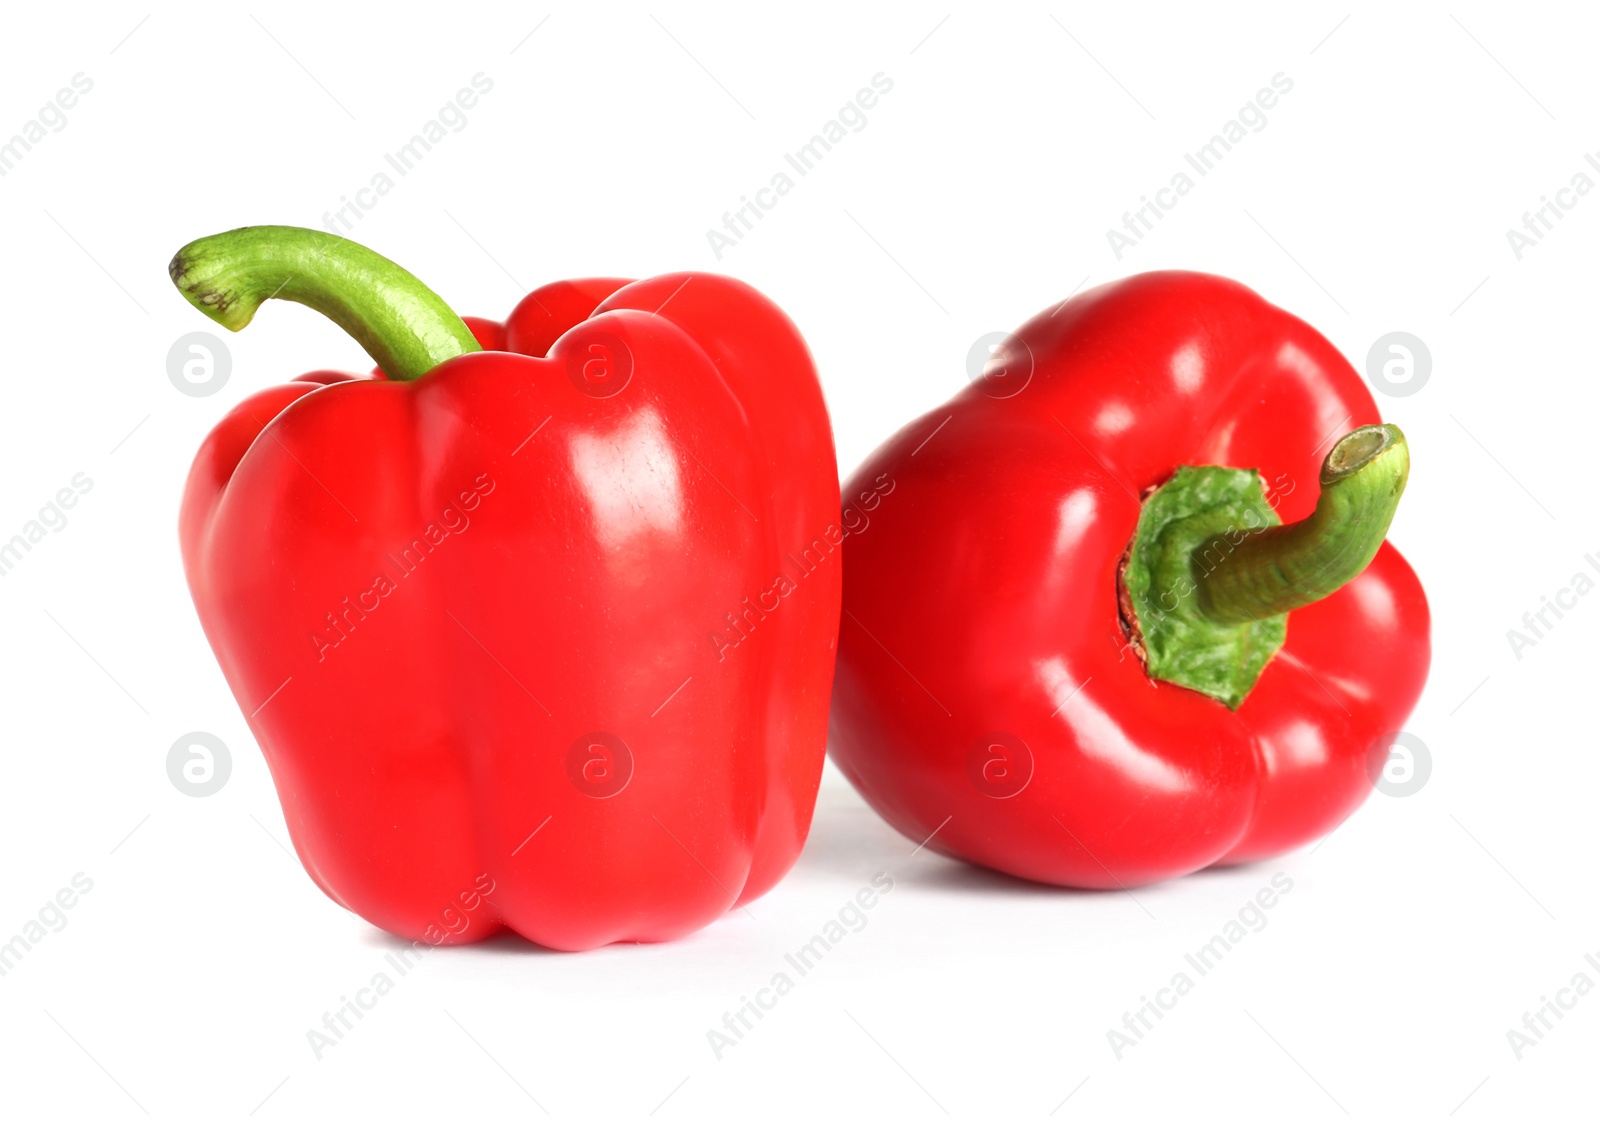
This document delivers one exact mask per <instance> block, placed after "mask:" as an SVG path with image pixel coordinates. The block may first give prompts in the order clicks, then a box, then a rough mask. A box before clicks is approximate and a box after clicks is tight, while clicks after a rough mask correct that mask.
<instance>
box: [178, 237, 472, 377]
mask: <svg viewBox="0 0 1600 1131" xmlns="http://www.w3.org/2000/svg"><path fill="white" fill-rule="evenodd" d="M167 271H168V273H169V274H170V275H171V276H172V281H173V283H174V284H176V286H177V288H178V290H179V291H181V292H183V297H184V298H186V299H188V300H189V301H190V302H191V303H192V304H193V305H194V306H195V307H196V308H197V309H199V310H201V311H202V312H204V313H205V314H206V315H207V316H208V317H209V318H211V319H213V320H214V321H216V322H220V323H221V324H222V325H224V326H226V327H227V328H228V329H230V330H242V329H244V328H245V327H246V326H248V325H249V324H250V319H251V318H253V317H254V316H255V313H256V309H257V308H258V307H259V306H260V305H261V304H262V303H263V302H265V301H266V300H267V299H269V298H280V299H287V300H289V301H290V302H298V303H303V304H304V305H306V306H309V307H311V309H313V310H315V311H317V312H318V313H319V314H324V315H326V316H327V317H329V318H331V319H333V321H335V322H337V323H338V324H339V325H340V326H341V327H342V328H343V329H344V331H345V332H346V333H348V334H349V335H350V336H351V337H353V338H355V339H356V341H358V342H360V343H361V345H362V348H364V349H365V350H366V351H367V353H369V354H370V355H371V356H372V360H373V361H375V362H377V363H378V365H379V366H381V367H382V368H383V371H384V373H385V374H386V375H387V376H388V377H389V378H390V379H392V380H396V381H410V380H414V379H415V378H417V377H421V376H422V375H423V374H424V373H426V372H428V371H429V370H430V369H432V368H433V367H434V366H436V365H438V364H439V363H440V362H443V361H448V360H449V359H450V358H452V357H456V356H458V355H460V354H464V353H472V352H474V351H476V350H477V349H478V348H479V346H478V342H477V340H476V339H475V338H474V337H473V336H472V331H471V330H469V329H467V325H466V323H464V322H463V321H461V319H460V318H459V317H457V316H456V313H455V311H453V310H451V309H450V307H449V306H447V305H446V304H445V301H444V300H443V299H442V298H440V297H439V296H438V295H436V294H434V293H433V292H432V291H430V290H429V289H428V288H427V287H426V286H424V285H423V284H422V281H421V280H420V279H418V278H417V277H416V276H415V275H413V274H411V272H409V271H407V270H406V269H405V268H403V267H401V266H399V265H398V264H396V263H392V262H390V261H389V260H387V259H385V258H384V257H383V256H381V255H379V254H378V253H377V252H375V251H369V250H368V249H367V248H364V247H362V246H361V245H360V244H358V243H352V242H350V241H349V240H347V239H343V238H341V237H339V236H335V235H330V234H329V233H327V232H318V231H314V230H312V229H310V228H287V227H276V226H267V225H263V226H259V227H253V228H236V229H234V230H233V231H231V232H222V233H220V234H218V235H215V236H206V237H205V238H203V239H198V240H195V241H194V242H193V243H191V244H188V245H186V246H185V247H183V248H182V249H181V250H180V251H179V252H178V254H177V255H175V256H173V257H172V263H171V265H170V266H169V267H168V268H167Z"/></svg>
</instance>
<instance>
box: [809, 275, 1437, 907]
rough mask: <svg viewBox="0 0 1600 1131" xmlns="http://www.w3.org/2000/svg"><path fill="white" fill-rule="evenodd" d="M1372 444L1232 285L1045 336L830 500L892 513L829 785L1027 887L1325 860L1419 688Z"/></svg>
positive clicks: (1153, 283) (862, 594)
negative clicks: (882, 482)
mask: <svg viewBox="0 0 1600 1131" xmlns="http://www.w3.org/2000/svg"><path fill="white" fill-rule="evenodd" d="M1378 421H1379V417H1378V413H1377V409H1376V407H1375V406H1374V404H1373V402H1372V398H1371V397H1370V396H1369V395H1368V393H1367V391H1366V389H1365V387H1364V386H1363V384H1362V383H1361V381H1360V379H1359V378H1358V377H1357V376H1356V374H1355V372H1354V371H1353V370H1352V369H1351V368H1350V366H1349V365H1348V364H1347V363H1346V362H1345V361H1344V359H1343V358H1342V357H1340V355H1339V354H1338V352H1337V351H1336V350H1335V349H1334V348H1333V346H1331V345H1330V344H1329V343H1328V342H1327V340H1326V339H1324V338H1323V337H1322V336H1321V335H1320V334H1318V333H1317V332H1316V331H1315V330H1313V329H1311V327H1309V326H1307V325H1306V324H1305V323H1303V322H1301V321H1300V320H1299V319H1297V318H1294V317H1293V316H1291V315H1289V314H1287V313H1285V312H1284V311H1281V310H1279V309H1277V308H1275V307H1273V306H1270V305H1268V304H1267V303H1266V302H1265V301H1263V300H1262V299H1261V298H1260V297H1258V296H1257V295H1255V294H1253V293H1251V292H1250V291H1248V290H1246V289H1245V288H1244V287H1242V286H1239V285H1238V284H1236V283H1232V282H1230V281H1228V280H1226V279H1221V278H1216V277H1212V276H1207V275H1198V274H1190V273H1182V272H1157V273H1152V274H1145V275H1138V276H1135V277H1133V278H1129V279H1125V280H1123V281H1121V282H1117V283H1113V284H1108V285H1106V286H1103V287H1099V288H1097V289H1095V290H1093V291H1091V292H1089V293H1087V294H1085V295H1083V296H1081V297H1079V298H1076V299H1074V300H1073V301H1071V302H1069V303H1066V304H1065V305H1064V306H1061V307H1057V308H1054V309H1052V310H1049V311H1046V312H1045V313H1042V314H1040V315H1039V316H1038V317H1036V318H1034V319H1033V320H1031V321H1030V322H1028V323H1027V324H1026V325H1024V326H1023V327H1022V328H1021V329H1019V330H1017V331H1016V333H1015V334H1014V335H1012V336H1011V337H1010V338H1009V339H1008V340H1007V341H1006V342H1005V343H1004V344H1003V345H1002V346H1001V347H1000V349H999V351H998V354H997V357H996V358H995V359H994V361H992V362H991V368H990V369H989V370H988V371H987V372H986V375H985V377H984V378H983V380H981V381H977V382H974V383H973V385H971V386H969V387H968V388H967V389H965V390H963V391H962V392H961V393H960V394H959V395H957V396H956V397H955V398H954V399H953V400H951V401H950V402H949V403H948V404H947V405H945V406H944V407H942V408H939V409H937V410H935V411H934V412H931V413H929V414H928V415H926V416H924V417H922V418H921V419H920V420H917V421H915V422H914V423H912V424H910V425H908V426H907V427H906V428H904V429H902V430H901V431H900V432H899V433H898V434H896V435H895V436H894V437H893V438H892V439H890V440H889V441H888V442H887V443H885V444H884V445H883V446H882V447H880V448H879V449H878V450H877V451H876V452H875V453H873V455H872V456H871V457H870V458H868V459H867V461H866V462H865V463H864V464H863V465H862V467H861V468H860V469H859V470H858V471H857V472H856V473H855V475H854V476H853V477H852V478H851V480H850V482H849V483H848V484H847V485H846V489H845V499H846V501H847V503H848V501H849V500H852V499H855V498H856V497H857V495H858V493H859V492H863V491H866V490H867V489H868V488H869V487H870V486H871V484H872V483H874V482H875V481H877V480H879V479H880V478H881V477H882V476H885V475H887V476H889V477H891V478H892V479H893V481H894V483H895V485H896V486H895V491H894V495H893V496H892V498H891V499H888V500H885V501H884V502H883V504H882V505H881V506H879V507H878V508H877V511H876V513H875V514H874V515H873V521H872V524H871V526H870V528H868V529H867V530H865V531H864V532H863V533H862V534H861V535H860V537H859V538H853V539H852V540H851V545H850V561H849V567H848V569H847V570H846V573H845V590H844V617H843V625H842V629H841V641H840V652H839V670H838V674H837V680H836V686H835V691H834V705H833V716H832V727H831V734H832V741H831V748H832V751H833V756H834V758H835V760H836V761H837V763H838V764H839V766H840V767H841V768H842V769H843V770H844V772H845V774H846V775H847V776H848V777H849V778H850V780H851V781H852V782H853V783H854V784H855V785H856V787H857V788H858V789H859V790H860V791H861V793H862V794H863V795H864V796H865V797H866V798H867V800H868V801H869V802H871V803H872V805H873V806H874V807H875V808H876V809H877V810H878V811H879V812H880V813H881V814H883V816H884V817H886V818H887V819H888V820H889V822H890V823H891V824H893V825H894V826H895V827H896V828H897V829H899V830H900V831H901V832H902V833H904V834H905V835H906V836H908V837H910V838H911V839H913V840H915V841H919V842H920V841H924V840H927V839H928V838H929V837H930V836H931V838H932V839H931V841H929V847H931V848H934V849H937V850H939V851H941V852H944V853H947V854H949V855H952V856H956V857H960V858H963V859H966V860H969V861H975V862H977V863H980V864H985V865H988V866H989V867H992V868H996V869H999V870H1001V871H1004V872H1009V873H1012V874H1014V875H1017V876H1023V877H1026V878H1029V879H1033V880H1038V881H1042V882H1046V883H1052V884H1061V885H1067V886H1072V887H1083V888H1112V887H1123V886H1128V885H1134V884H1143V883H1150V882H1153V881H1156V880H1160V879H1163V878H1165V877H1169V876H1176V875H1180V874H1183V873H1186V872H1190V871H1193V870H1195V869H1198V868H1203V867H1205V866H1206V865H1209V864H1214V863H1218V862H1223V863H1230V862H1237V861H1248V860H1255V859H1259V858H1262V857H1268V856H1273V855H1275V854H1278V853H1281V852H1284V851H1286V850H1288V849H1291V848H1294V847H1295V846H1297V845H1301V844H1304V843H1306V842H1307V841H1310V840H1312V839H1314V838H1316V837H1320V836H1322V835H1324V834H1326V833H1327V832H1329V831H1330V830H1332V829H1333V828H1334V827H1336V826H1337V825H1338V824H1339V823H1340V822H1341V821H1343V820H1344V819H1345V817H1347V816H1348V815H1349V814H1350V813H1351V812H1352V811H1353V810H1354V809H1355V808H1356V807H1357V806H1359V805H1360V804H1361V802H1362V801H1363V800H1364V799H1365V798H1366V796H1367V795H1368V793H1369V792H1370V791H1371V789H1372V787H1373V784H1374V781H1375V778H1376V773H1377V770H1378V768H1379V766H1378V765H1377V764H1375V760H1376V762H1377V763H1381V760H1382V758H1383V757H1384V756H1386V755H1387V753H1388V743H1387V742H1386V741H1383V739H1384V738H1385V737H1386V736H1388V735H1391V734H1392V733H1393V732H1395V731H1398V730H1399V728H1400V727H1401V725H1402V724H1403V722H1404V721H1405V718H1406V716H1407V715H1408V714H1409V713H1410V711H1411V708H1412V706H1413V705H1414V704H1415V703H1416V700H1417V697H1418V696H1419V695H1420V694H1421V690H1422V685H1423V681H1424V679H1425V677H1426V675H1427V668H1428V660H1429V643H1428V632H1429V621H1428V606H1427V602H1426V600H1425V598H1424V596H1423V593H1422V589H1421V587H1420V585H1419V584H1418V582H1417V579H1416V576H1415V575H1414V574H1413V573H1412V571H1411V569H1410V567H1409V566H1408V565H1407V564H1406V562H1405V561H1404V560H1403V559H1402V558H1401V557H1400V554H1399V553H1398V552H1397V551H1395V550H1394V549H1393V548H1392V547H1391V546H1389V545H1388V543H1387V542H1385V541H1384V536H1385V534H1386V532H1387V530H1388V527H1389V521H1390V519H1391V517H1392V516H1393V514H1394V510H1395V506H1396V504H1397V503H1398V501H1399V497H1400V492H1401V490H1402V489H1403V487H1404V485H1405V481H1406V475H1407V469H1408V462H1407V461H1408V456H1407V449H1406V445H1405V440H1404V437H1403V436H1402V435H1401V434H1400V431H1399V429H1397V428H1394V427H1393V426H1391V425H1382V424H1379V422H1378ZM1280 520H1281V524H1280Z"/></svg>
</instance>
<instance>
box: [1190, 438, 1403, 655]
mask: <svg viewBox="0 0 1600 1131" xmlns="http://www.w3.org/2000/svg"><path fill="white" fill-rule="evenodd" d="M1410 470H1411V456H1410V452H1409V450H1408V449H1407V447H1406V438H1405V436H1404V434H1403V433H1401V431H1400V429H1398V428H1396V427H1395V426H1394V425H1392V424H1369V425H1367V426H1366V427H1363V428H1357V429H1356V430H1355V431H1354V432H1351V433H1350V434H1349V435H1348V436H1346V437H1344V439H1342V440H1340V441H1339V442H1338V443H1337V444H1335V445H1334V446H1333V450H1332V451H1331V452H1329V453H1328V458H1327V460H1326V461H1324V462H1323V465H1322V494H1321V496H1320V497H1319V498H1318V499H1317V509H1316V510H1315V511H1314V512H1313V513H1312V514H1311V516H1310V517H1309V518H1306V519H1302V520H1301V521H1300V522H1296V523H1292V524H1290V525H1288V526H1268V527H1265V528H1263V529H1258V530H1252V531H1250V532H1249V533H1248V534H1246V535H1245V536H1244V537H1243V539H1242V540H1241V541H1239V542H1238V543H1237V545H1235V546H1234V549H1233V551H1232V552H1231V553H1229V554H1227V555H1226V556H1225V557H1224V558H1223V560H1222V561H1221V562H1219V563H1218V564H1217V565H1216V566H1215V567H1214V568H1212V569H1211V570H1210V572H1205V573H1203V572H1201V568H1202V567H1201V565H1200V563H1199V562H1198V561H1197V562H1196V568H1195V574H1196V576H1195V584H1196V588H1197V590H1198V592H1197V596H1198V598H1199V602H1200V608H1201V611H1202V612H1203V613H1204V614H1205V616H1206V617H1207V618H1208V619H1210V620H1212V621H1215V622H1217V623H1221V624H1245V623H1248V622H1250V621H1258V620H1264V619H1266V618H1268V617H1273V616H1278V615H1281V614H1283V613H1287V612H1290V611H1291V610H1294V609H1298V608H1300V607H1302V606H1304V605H1309V604H1311V603H1312V602H1313V601H1320V600H1322V599H1323V598H1324V597H1326V596H1328V595H1329V594H1331V593H1333V592H1334V591H1335V590H1336V589H1338V588H1339V587H1340V586H1342V585H1344V584H1345V583H1346V582H1349V581H1351V580H1353V579H1354V578H1355V577H1356V575H1358V574H1359V573H1360V572H1361V571H1362V570H1364V569H1366V568H1367V565H1368V564H1369V563H1370V562H1371V561H1372V559H1373V556H1374V555H1376V554H1377V552H1378V548H1379V547H1380V546H1382V545H1383V540H1384V537H1385V536H1386V535H1387V534H1388V532H1389V523H1390V522H1391V521H1392V520H1393V519H1394V512H1395V508H1396V507H1397V506H1399V504H1400V493H1401V492H1402V491H1404V490H1405V486H1406V477H1407V476H1408V474H1409V473H1410Z"/></svg>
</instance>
